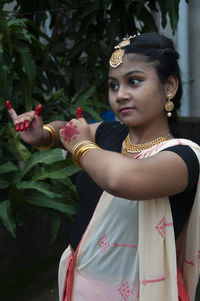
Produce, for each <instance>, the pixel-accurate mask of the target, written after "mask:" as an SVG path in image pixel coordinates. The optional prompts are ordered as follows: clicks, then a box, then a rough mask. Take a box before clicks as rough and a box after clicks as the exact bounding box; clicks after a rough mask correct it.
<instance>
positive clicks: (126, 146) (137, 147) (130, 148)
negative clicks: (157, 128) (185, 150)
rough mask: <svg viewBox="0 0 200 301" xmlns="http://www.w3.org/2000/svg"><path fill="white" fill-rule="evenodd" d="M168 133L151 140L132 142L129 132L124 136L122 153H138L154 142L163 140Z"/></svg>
mask: <svg viewBox="0 0 200 301" xmlns="http://www.w3.org/2000/svg"><path fill="white" fill-rule="evenodd" d="M169 135H170V134H168V135H167V136H166V137H158V138H156V139H155V140H153V141H150V142H147V143H144V144H132V143H131V141H130V134H128V136H127V137H126V139H125V140H124V141H123V143H122V154H123V155H127V154H128V153H131V154H135V153H140V152H141V151H143V150H146V149H148V148H151V147H153V146H154V145H156V144H159V143H161V142H164V141H166V140H167V138H168V137H169Z"/></svg>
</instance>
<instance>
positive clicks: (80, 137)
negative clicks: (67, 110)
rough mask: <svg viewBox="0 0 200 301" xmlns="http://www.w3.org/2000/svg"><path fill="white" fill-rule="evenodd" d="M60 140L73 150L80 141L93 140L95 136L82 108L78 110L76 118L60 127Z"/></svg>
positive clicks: (69, 149)
mask: <svg viewBox="0 0 200 301" xmlns="http://www.w3.org/2000/svg"><path fill="white" fill-rule="evenodd" d="M60 140H61V142H62V144H63V145H64V147H65V148H66V149H67V150H68V151H70V152H72V149H73V147H74V146H75V145H76V144H77V143H78V142H80V141H84V140H88V141H92V140H93V137H92V134H91V130H90V127H89V125H88V124H87V122H86V120H85V118H84V117H83V112H82V109H81V108H78V109H77V111H76V119H75V118H74V119H72V120H71V121H70V122H68V123H66V124H65V126H64V127H61V128H60Z"/></svg>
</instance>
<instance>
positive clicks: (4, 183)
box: [0, 179, 10, 189]
mask: <svg viewBox="0 0 200 301" xmlns="http://www.w3.org/2000/svg"><path fill="white" fill-rule="evenodd" d="M9 185H10V182H9V181H6V180H3V179H0V189H4V188H7V187H9Z"/></svg>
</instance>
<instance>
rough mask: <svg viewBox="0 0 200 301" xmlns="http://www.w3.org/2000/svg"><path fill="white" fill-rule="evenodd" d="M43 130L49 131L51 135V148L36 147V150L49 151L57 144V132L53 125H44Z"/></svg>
mask: <svg viewBox="0 0 200 301" xmlns="http://www.w3.org/2000/svg"><path fill="white" fill-rule="evenodd" d="M43 129H44V130H46V131H48V132H49V133H50V134H51V139H52V140H51V144H50V145H49V146H36V147H35V148H36V149H38V150H48V149H50V148H51V147H52V146H54V144H55V138H56V131H55V129H54V128H53V127H52V126H51V125H46V124H45V125H43Z"/></svg>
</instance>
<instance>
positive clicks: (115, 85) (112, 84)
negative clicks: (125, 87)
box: [109, 82, 119, 91]
mask: <svg viewBox="0 0 200 301" xmlns="http://www.w3.org/2000/svg"><path fill="white" fill-rule="evenodd" d="M109 88H110V89H111V90H114V91H116V90H117V89H119V84H118V83H117V82H110V83H109Z"/></svg>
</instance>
